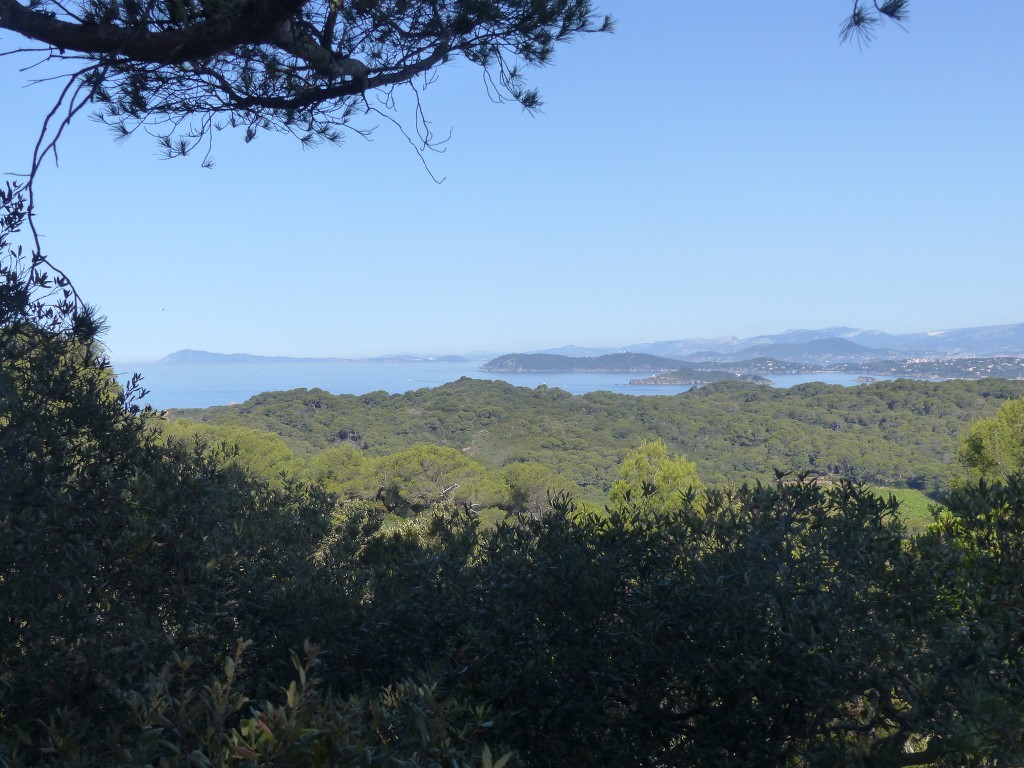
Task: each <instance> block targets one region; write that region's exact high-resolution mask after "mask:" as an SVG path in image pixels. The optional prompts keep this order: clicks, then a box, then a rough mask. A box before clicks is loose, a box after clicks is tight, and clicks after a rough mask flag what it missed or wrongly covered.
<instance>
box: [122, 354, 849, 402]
mask: <svg viewBox="0 0 1024 768" xmlns="http://www.w3.org/2000/svg"><path fill="white" fill-rule="evenodd" d="M483 362H484V361H476V362H468V363H439V362H423V363H403V362H386V363H384V362H366V361H358V362H342V363H294V364H292V363H272V364H262V363H261V364H255V365H250V364H225V365H167V364H160V363H122V364H118V363H115V365H114V369H115V370H116V372H117V374H118V377H119V378H121V379H122V380H124V379H126V378H128V377H130V376H131V375H132V374H133V373H140V374H142V376H143V386H145V388H146V389H148V390H149V395H147V397H146V399H145V402H147V403H149V404H150V405H152V406H153V407H154V408H158V409H166V408H206V407H208V406H211V405H227V404H229V403H241V402H243V401H245V400H247V399H248V398H250V397H252V396H253V395H257V394H259V393H260V392H270V391H277V390H288V389H298V388H300V387H305V388H306V389H313V388H319V389H325V390H327V391H328V392H332V393H334V394H352V395H362V394H365V393H367V392H375V391H379V390H384V391H386V392H390V393H400V392H408V391H410V390H414V389H423V388H424V387H439V386H441V385H442V384H447V383H448V382H451V381H456V380H457V379H459V378H461V377H463V376H468V377H470V378H474V379H490V380H495V379H500V380H503V381H507V382H509V383H510V384H513V385H515V386H517V387H530V388H534V387H537V386H539V385H541V384H546V385H547V386H549V387H559V388H561V389H564V390H565V391H567V392H571V393H572V394H574V395H582V394H584V393H586V392H597V391H609V392H620V393H623V394H627V395H675V394H678V393H679V392H685V391H686V390H687V389H689V387H670V386H635V385H631V384H630V383H629V380H630V379H631V378H639V377H640V376H641V375H640V374H628V373H555V374H550V373H549V374H540V373H519V374H510V373H500V374H498V373H483V372H481V371H479V370H477V368H478V367H479V366H480V365H481V364H482V363H483ZM808 381H824V382H827V383H829V384H841V385H843V386H852V385H854V384H857V383H858V382H857V376H856V375H854V374H807V375H792V376H776V377H775V379H774V380H773V383H774V384H775V386H779V387H791V386H793V385H795V384H802V383H804V382H808Z"/></svg>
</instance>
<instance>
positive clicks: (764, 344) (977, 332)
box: [159, 323, 1024, 365]
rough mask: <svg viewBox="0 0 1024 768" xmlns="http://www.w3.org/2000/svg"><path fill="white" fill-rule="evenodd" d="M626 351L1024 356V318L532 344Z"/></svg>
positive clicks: (216, 358)
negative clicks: (894, 329) (945, 325)
mask: <svg viewBox="0 0 1024 768" xmlns="http://www.w3.org/2000/svg"><path fill="white" fill-rule="evenodd" d="M620 352H633V353H638V354H647V355H655V356H658V357H667V358H672V359H675V360H680V361H686V362H715V361H721V362H735V361H739V360H749V359H751V358H758V357H771V358H774V359H776V360H786V361H790V362H794V363H813V364H817V365H820V364H823V363H826V364H827V363H850V362H863V361H868V360H895V359H907V358H911V357H930V358H935V357H991V356H1002V355H1014V356H1024V323H1016V324H1013V325H987V326H980V327H976V328H953V329H949V330H944V331H922V332H920V333H899V334H892V333H886V332H885V331H865V330H860V329H858V328H847V327H835V328H820V329H818V330H791V331H785V332H783V333H776V334H768V335H763V336H749V337H746V338H740V337H736V336H724V337H721V338H717V339H675V340H670V341H654V342H646V343H641V344H632V345H629V346H626V347H577V346H571V345H570V346H566V347H556V348H549V349H536V350H531V351H530V352H529V353H528V354H549V355H561V356H563V357H600V356H602V355H610V354H615V353H620ZM498 354H499V353H492V354H488V355H484V354H482V353H471V354H470V353H467V354H465V355H438V356H427V355H382V356H379V357H371V358H361V359H360V360H359V362H381V363H388V362H452V363H465V362H469V361H471V360H481V359H486V358H489V357H496V356H497V355H498ZM159 362H160V363H163V364H169V365H207V364H217V365H221V364H224V363H243V364H244V363H249V364H252V363H261V364H273V363H344V362H354V361H353V360H351V359H342V358H330V357H284V356H265V355H248V354H221V353H217V352H203V351H199V350H193V349H183V350H179V351H178V352H174V353H172V354H170V355H167V356H166V357H164V358H163V359H161V360H160V361H159Z"/></svg>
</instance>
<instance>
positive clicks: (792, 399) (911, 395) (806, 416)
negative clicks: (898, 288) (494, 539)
mask: <svg viewBox="0 0 1024 768" xmlns="http://www.w3.org/2000/svg"><path fill="white" fill-rule="evenodd" d="M1021 396H1024V382H1018V381H1007V380H1001V379H984V380H980V381H948V382H938V383H936V382H922V381H911V380H901V381H887V382H876V383H873V384H868V385H863V386H858V387H852V388H847V387H841V386H838V385H827V384H803V385H800V386H797V387H793V388H791V389H772V388H770V387H764V386H758V385H755V384H747V383H740V382H730V383H719V384H713V385H709V386H706V387H703V388H701V389H696V390H691V391H689V392H685V393H682V394H680V395H676V396H672V397H661V396H651V397H635V396H630V395H621V394H613V393H608V392H595V393H590V394H587V395H579V396H573V395H570V394H568V393H566V392H564V391H562V390H559V389H551V388H544V387H539V388H537V389H534V390H531V389H526V388H522V387H513V386H511V385H508V384H505V383H503V382H491V381H479V380H472V379H461V380H459V381H457V382H454V383H452V384H448V385H445V386H442V387H438V388H435V389H422V390H417V391H415V392H407V393H405V394H401V395H388V394H387V393H384V392H374V393H370V394H367V395H363V396H355V395H331V394H329V393H327V392H324V391H322V390H301V389H300V390H293V391H291V392H272V393H264V394H262V395H258V396H256V397H253V398H251V399H249V400H248V401H246V402H244V403H241V404H239V405H237V406H230V407H229V406H224V407H215V408H207V409H201V410H180V411H174V412H173V413H171V414H170V416H171V418H172V419H175V421H174V422H172V424H171V425H170V427H169V428H168V432H169V434H172V435H177V436H178V437H183V436H185V435H186V434H189V433H190V432H197V433H198V434H201V435H203V436H204V437H205V438H206V439H207V440H208V441H210V442H213V443H219V442H226V443H228V444H229V445H238V446H239V447H240V449H241V451H242V457H241V458H242V461H243V464H245V465H246V466H248V467H249V468H250V469H254V470H256V471H258V472H260V474H262V475H263V476H264V477H267V478H273V477H275V476H277V475H280V473H282V472H284V473H289V474H291V475H292V476H295V477H305V478H317V479H323V480H328V481H329V485H330V486H331V488H332V490H335V491H337V492H339V493H341V494H342V495H345V494H348V495H366V494H367V493H369V495H372V494H373V493H375V492H376V490H377V489H378V488H379V487H380V481H381V479H382V478H383V475H384V474H385V472H386V466H384V465H383V464H381V463H380V462H381V461H382V459H383V457H386V456H389V455H394V454H402V453H406V452H409V451H423V450H425V446H427V445H430V446H438V447H442V448H448V449H451V451H450V453H449V454H448V455H449V456H450V457H451V460H452V461H454V462H455V463H457V464H461V465H463V466H465V467H474V468H475V470H476V474H477V475H478V476H483V475H485V474H486V473H488V472H495V471H505V472H507V471H509V469H510V468H514V467H516V466H517V465H522V464H528V465H531V466H533V465H541V466H543V467H546V468H548V469H549V470H551V471H552V472H554V473H555V474H557V475H559V476H560V477H562V478H564V480H566V481H568V482H570V483H571V484H573V485H575V486H577V487H578V489H579V490H578V493H577V495H579V496H580V497H581V498H583V499H586V500H589V501H592V502H594V503H598V504H603V503H604V502H605V501H606V500H607V493H608V490H609V488H610V487H611V483H612V482H613V481H614V480H615V479H616V478H617V477H618V467H619V465H620V463H621V462H622V460H623V458H624V456H625V455H626V454H627V453H628V452H629V451H632V450H634V449H636V448H637V447H638V446H639V445H640V444H641V443H642V442H643V441H644V440H661V441H663V442H664V443H665V445H666V447H667V448H668V450H669V452H670V453H672V454H676V455H682V456H685V457H686V458H687V459H689V460H691V461H693V462H694V463H695V464H696V466H697V472H698V475H699V476H700V478H701V479H702V480H703V481H704V482H706V483H710V484H715V485H718V484H725V485H734V486H737V485H741V484H742V483H744V482H756V481H762V482H767V481H769V480H771V479H773V478H774V470H775V469H781V470H792V471H797V472H809V473H811V474H812V475H815V476H821V477H825V478H829V479H837V478H840V477H845V478H849V479H856V480H860V481H863V482H866V483H869V484H873V485H877V486H884V487H908V488H914V489H918V490H922V491H925V492H927V493H930V494H933V495H938V494H940V493H941V492H943V491H945V490H947V489H948V488H949V487H950V484H951V482H952V481H953V480H954V479H955V478H957V477H958V476H961V475H962V474H963V470H962V468H961V467H960V465H959V464H958V463H957V462H956V461H955V454H956V450H957V447H958V445H959V444H960V442H961V441H962V439H963V437H964V436H965V434H966V433H967V431H968V429H969V428H970V426H971V424H972V423H973V422H975V421H977V420H979V419H981V418H986V417H990V416H992V415H994V414H995V413H996V411H997V410H998V409H999V407H1000V406H1001V405H1002V404H1004V403H1005V402H1007V401H1008V400H1010V399H1013V398H1018V397H1021ZM179 419H188V420H190V421H194V422H197V423H199V424H201V425H202V426H201V427H199V428H198V429H196V428H195V427H192V426H188V425H186V424H183V423H181V421H179ZM375 462H376V463H375ZM453 482H455V481H453ZM563 489H565V490H568V488H567V487H566V486H560V487H559V490H563ZM468 490H470V489H469V488H468V487H467V489H466V491H468ZM464 492H465V491H464ZM468 500H469V501H472V502H473V503H475V504H478V505H479V504H482V505H483V506H489V505H490V504H491V501H490V500H489V499H488V498H486V497H485V496H480V497H478V498H471V499H468ZM499 506H500V505H499Z"/></svg>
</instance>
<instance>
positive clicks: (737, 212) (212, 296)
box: [0, 0, 1024, 361]
mask: <svg viewBox="0 0 1024 768" xmlns="http://www.w3.org/2000/svg"><path fill="white" fill-rule="evenodd" d="M597 5H598V7H599V8H600V9H601V10H603V11H608V12H610V13H612V14H613V15H614V16H615V17H616V18H617V20H618V28H617V31H616V32H615V34H612V35H593V36H589V37H585V38H582V39H579V40H577V41H575V42H573V43H571V44H570V45H569V46H567V47H565V48H562V49H560V50H559V51H558V53H557V55H556V59H555V64H554V66H552V67H550V68H547V69H544V70H540V71H535V72H533V73H531V80H532V82H533V83H535V84H536V85H538V86H539V87H540V89H541V93H542V96H543V97H544V99H545V106H544V108H543V109H542V111H541V113H540V114H538V115H535V116H531V115H528V114H526V113H524V112H523V111H522V110H521V109H520V108H519V107H518V106H516V105H514V104H511V105H508V104H507V105H496V104H493V103H491V102H490V101H489V100H488V98H487V93H486V91H485V89H484V86H483V83H482V81H481V78H480V75H479V70H477V69H476V68H475V67H474V66H473V65H471V64H469V63H467V62H465V61H459V60H456V61H453V62H452V63H450V64H449V65H448V66H447V67H445V68H444V69H442V70H441V71H440V72H439V75H440V77H439V79H438V81H437V82H436V83H434V84H433V85H432V86H431V87H430V88H429V89H427V91H426V93H425V94H424V103H425V106H426V109H427V114H428V117H429V118H430V119H431V120H432V121H433V126H434V127H435V129H436V130H437V131H438V132H439V133H446V132H447V131H448V130H451V131H452V138H451V141H450V142H449V143H448V144H447V147H446V151H445V153H444V154H440V155H433V156H430V157H429V158H428V161H429V163H430V166H431V169H432V170H433V172H434V174H435V175H436V176H438V177H444V178H445V181H444V183H443V184H440V185H438V184H435V183H434V182H433V181H432V180H431V178H430V176H429V175H428V174H427V173H425V172H424V171H423V169H422V166H421V164H420V161H419V159H418V158H417V157H416V155H415V154H414V153H413V152H412V150H411V149H410V148H409V146H408V144H407V143H406V141H405V139H404V138H403V137H402V136H401V135H400V134H399V133H398V132H397V131H396V130H394V129H393V128H392V127H390V126H389V125H387V124H381V125H380V128H379V130H378V131H377V132H376V133H375V135H374V137H373V140H372V141H371V142H367V141H364V140H363V139H361V138H360V137H358V136H354V135H353V136H350V137H349V138H348V139H347V140H346V142H345V145H344V146H343V147H341V148H332V147H325V148H320V149H316V150H304V149H303V148H302V147H301V146H299V144H298V143H297V142H296V141H294V140H291V139H288V138H286V137H276V136H271V135H267V134H264V135H261V136H260V137H259V138H257V140H256V141H254V142H253V143H251V144H249V145H246V144H244V143H243V142H242V140H241V136H240V135H239V134H236V133H232V132H229V131H225V132H222V133H220V134H218V135H217V136H216V138H215V142H214V147H213V155H214V158H215V160H216V166H215V168H214V169H212V170H204V169H202V168H201V167H200V165H199V162H198V159H196V160H191V159H185V160H173V161H168V160H162V159H160V158H159V153H158V148H157V146H156V143H155V142H154V141H152V140H150V139H148V138H147V137H145V136H136V137H133V138H132V139H130V140H128V141H126V142H121V143H116V142H114V141H113V140H111V138H110V137H109V135H108V134H107V132H106V130H105V129H104V128H102V126H98V125H96V124H95V123H93V122H91V121H89V120H88V119H80V120H79V121H78V122H77V123H76V124H75V125H73V126H72V127H71V129H70V132H69V133H68V134H67V135H66V136H65V138H64V139H63V140H62V142H61V145H60V160H61V162H60V167H59V168H54V167H52V164H51V165H50V166H48V167H47V168H46V170H45V172H44V173H43V174H42V176H41V178H40V179H39V182H38V183H39V186H38V191H37V195H38V207H39V226H40V228H41V230H42V231H43V233H44V234H45V236H46V237H45V249H46V250H47V252H48V254H49V255H50V256H51V258H52V259H53V261H54V262H55V263H57V264H58V265H60V266H62V267H63V268H64V269H65V271H67V272H68V274H69V275H70V276H71V277H72V279H73V280H74V281H75V284H76V286H77V287H78V289H79V291H80V293H81V294H82V295H83V297H85V298H86V300H88V301H89V302H91V303H93V304H95V305H97V306H98V307H99V308H100V310H101V311H102V313H103V314H105V315H106V317H107V319H108V322H109V330H108V332H107V333H106V336H105V341H106V343H107V345H108V346H109V348H110V350H111V353H112V356H113V357H114V359H115V360H116V361H143V360H149V359H155V358H159V357H161V356H163V355H165V354H167V353H169V352H172V351H174V350H176V349H181V348H193V349H205V350H210V351H217V352H249V353H254V354H285V355H323V356H363V355H375V354H387V353H404V352H409V353H424V354H430V353H432V354H444V353H461V352H466V351H470V350H486V351H492V352H515V351H525V350H531V349H538V348H545V347H554V346H560V345H563V344H577V345H582V346H617V345H626V344H631V343H638V342H645V341H655V340H661V339H674V338H686V337H715V336H725V335H737V336H746V335H753V334H758V333H773V332H779V331H783V330H786V329H789V328H820V327H826V326H831V325H849V326H854V327H859V328H868V329H875V328H877V329H882V330H887V331H891V332H908V331H919V330H935V329H942V328H955V327H965V326H974V325H989V324H1002V323H1014V322H1022V321H1024V309H1022V302H1021V289H1022V286H1024V153H1022V151H1021V147H1022V146H1024V98H1022V95H1024V94H1022V90H1021V84H1022V83H1024V46H1022V45H1020V41H1019V34H1020V30H1021V29H1022V28H1024V3H1020V2H1019V0H992V1H991V2H979V3H963V2H958V1H955V0H914V2H912V3H911V19H910V23H909V25H908V26H907V29H906V31H904V30H902V29H900V28H898V27H896V26H893V25H889V26H888V27H886V28H884V29H882V30H880V32H879V34H878V36H877V38H876V40H875V41H874V42H873V43H872V45H871V46H870V47H868V48H865V49H863V50H860V49H858V47H857V46H856V45H849V44H848V45H840V44H839V43H838V40H837V32H838V27H839V24H840V22H841V20H842V18H843V15H844V13H845V12H847V10H848V6H849V3H848V2H847V1H846V0H830V1H829V2H821V1H820V0H816V1H815V2H785V3H763V2H754V1H753V0H750V1H745V2H738V3H729V4H718V3H690V2H682V1H681V0H645V1H644V2H624V1H623V0H617V1H615V2H612V1H607V0H606V1H605V2H601V0H598V3H597ZM12 43H13V41H12V40H11V39H10V36H7V37H5V38H2V39H0V44H2V45H3V46H4V47H10V46H11V45H12ZM19 63H20V64H22V65H23V64H26V63H28V60H24V61H21V62H17V61H13V60H11V59H10V58H7V59H0V77H2V80H0V83H2V85H0V100H2V103H3V104H4V110H3V111H4V113H5V119H4V120H3V121H2V125H0V141H2V143H0V146H2V147H3V151H2V154H0V160H2V162H0V171H3V172H17V171H22V170H24V169H25V168H26V166H27V164H28V158H29V155H30V152H31V146H32V144H33V142H34V141H35V137H36V132H37V130H38V127H39V125H40V121H41V120H42V118H43V116H44V114H45V112H46V111H47V109H48V107H49V104H50V101H51V99H52V89H49V88H47V87H45V86H39V87H32V88H23V87H22V84H23V83H24V82H25V76H24V75H21V74H19V73H18V72H17V69H16V67H17V65H18V64H19ZM11 115H14V116H16V118H17V119H11V118H10V116H11ZM83 118H84V116H83ZM378 122H379V121H378Z"/></svg>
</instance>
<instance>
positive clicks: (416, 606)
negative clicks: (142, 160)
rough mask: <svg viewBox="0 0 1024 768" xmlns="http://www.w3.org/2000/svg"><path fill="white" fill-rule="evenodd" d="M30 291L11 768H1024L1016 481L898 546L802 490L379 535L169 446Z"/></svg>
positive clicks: (870, 516) (892, 531) (7, 655)
mask: <svg viewBox="0 0 1024 768" xmlns="http://www.w3.org/2000/svg"><path fill="white" fill-rule="evenodd" d="M7 194H8V197H7V198H6V199H5V201H4V204H5V206H6V208H5V210H7V211H8V212H12V211H13V212H14V213H17V210H18V209H17V207H16V203H17V198H16V196H15V195H14V194H13V193H11V192H10V191H8V193H7ZM6 221H7V225H6V226H7V228H6V229H5V230H0V247H3V248H4V249H7V247H8V246H7V243H6V238H7V237H8V235H9V233H10V232H12V231H13V230H14V229H15V228H16V226H15V225H16V224H17V223H18V219H17V217H16V216H14V215H13V214H12V215H9V216H8V217H7V219H6ZM39 267H40V265H39V264H38V263H36V264H31V263H30V264H29V265H27V266H25V265H23V264H22V262H21V261H19V259H18V258H17V255H16V254H14V253H10V252H8V253H7V256H6V257H5V261H4V266H3V272H2V273H0V278H2V279H3V281H4V282H3V286H2V288H0V313H2V314H0V345H2V348H0V353H2V354H0V477H2V478H3V483H2V486H0V606H2V616H0V765H5V766H7V765H10V766H21V765H54V766H56V765H61V766H65V765H67V766H91V765H97V766H98V765H104V766H105V765H125V766H136V765H138V766H142V765H168V766H175V765H181V766H184V765H278V766H303V765H332V766H334V765H404V766H429V765H450V766H463V765H467V766H468V765H473V766H476V765H480V766H499V765H509V766H511V765H531V766H533V765H536V766H564V765H572V764H577V765H623V766H634V765H640V766H642V765H648V766H669V765H672V766H676V765H678V766H686V765H694V766H698V765H699V766H705V765H707V766H748V765H760V766H772V765H779V766H782V765H786V766H819V765H820V766H859V765H872V766H903V765H939V766H959V765H979V766H981V765H991V766H997V765H1014V764H1020V762H1021V760H1022V759H1024V746H1022V723H1024V679H1022V676H1024V671H1022V668H1021V653H1022V645H1024V598H1022V595H1021V591H1020V581H1021V579H1020V576H1021V565H1020V564H1021V562H1024V559H1022V558H1024V522H1022V521H1024V485H1022V483H1021V481H1019V480H1010V481H1009V482H1008V483H1007V484H1005V485H995V486H987V485H980V484H979V485H976V486H973V487H968V488H965V489H963V490H961V491H958V492H957V494H955V495H954V496H952V497H951V498H950V499H949V500H948V503H947V508H948V512H944V513H943V516H942V517H941V518H940V519H939V520H938V521H937V523H936V525H935V526H933V528H932V529H930V530H929V531H928V532H927V533H926V534H924V535H922V536H919V537H916V538H914V539H912V540H907V539H906V537H905V531H904V529H903V528H902V526H901V524H900V522H899V518H898V516H897V514H896V512H897V510H896V505H895V503H893V502H890V501H888V500H885V499H882V498H879V497H878V496H876V495H874V494H871V493H870V492H867V491H866V490H865V489H863V488H861V487H858V486H855V485H852V484H849V483H841V484H838V485H836V486H834V487H831V488H828V489H824V488H821V487H819V486H817V485H814V484H811V483H807V482H803V481H800V480H797V481H794V482H785V481H784V480H783V481H780V482H779V483H778V484H777V485H775V486H772V487H763V486H756V487H754V488H743V489H740V490H738V491H734V492H723V491H720V490H716V489H710V490H708V491H706V492H704V493H703V494H702V495H700V496H699V497H698V496H696V495H693V496H684V497H682V498H680V503H679V505H678V509H670V510H667V511H666V510H660V509H659V510H653V509H652V507H651V505H649V504H645V503H644V499H636V500H632V499H631V500H625V499H624V500H623V502H622V503H621V504H620V505H619V506H618V507H617V508H615V509H613V510H610V511H609V513H608V514H607V515H595V514H586V513H580V512H577V511H575V510H574V509H573V507H572V504H571V502H569V501H568V500H567V499H566V498H564V497H562V498H559V499H556V503H555V505H554V506H555V509H553V510H551V511H550V512H549V513H548V514H546V515H544V516H542V517H539V518H527V517H523V518H513V519H509V520H506V521H505V522H503V523H501V524H499V525H497V526H496V527H494V528H491V529H487V530H483V529H481V527H479V526H478V525H477V521H476V520H475V519H474V518H473V517H472V516H471V515H469V514H466V513H464V512H458V511H455V510H453V509H443V508H441V509H434V510H432V511H430V512H429V513H426V514H424V515H422V516H421V517H419V518H418V519H417V520H416V521H415V522H414V523H413V524H411V525H408V526H405V527H399V528H397V529H395V528H385V527H384V525H383V520H382V518H381V517H380V515H379V514H378V513H376V512H375V511H374V507H373V506H372V505H365V506H362V507H360V506H358V505H355V506H353V507H352V508H351V509H350V510H349V511H347V512H342V513H338V512H337V510H336V506H335V504H334V501H333V499H332V498H331V497H330V496H328V495H327V494H325V493H323V492H322V491H320V490H319V489H317V488H316V487H307V486H302V485H298V484H294V483H285V484H283V486H282V487H274V488H272V487H270V486H268V485H266V484H264V483H261V482H259V481H257V480H254V479H252V478H251V477H249V476H247V475H246V474H245V473H244V472H242V471H241V470H239V469H237V468H232V467H230V466H225V462H223V461H220V460H218V457H217V456H215V455H214V454H213V453H212V452H211V451H210V450H209V449H207V448H205V447H204V446H202V445H201V444H196V443H192V444H186V445H172V446H170V447H166V446H164V445H162V444H161V443H159V442H158V441H156V440H155V439H154V438H153V437H152V430H151V429H150V428H149V426H148V425H149V423H150V421H151V420H152V419H153V418H155V415H154V414H152V413H149V412H146V411H139V410H138V409H136V408H135V407H134V406H133V404H132V399H131V394H132V388H131V387H129V390H128V393H127V394H126V393H125V392H123V391H122V390H121V389H120V388H118V387H117V386H116V385H115V384H114V382H113V380H112V378H111V376H110V372H109V369H108V367H107V364H106V362H105V360H104V359H103V357H102V355H101V354H99V348H98V346H97V344H96V340H95V335H96V323H95V322H94V321H92V320H90V319H89V317H88V315H87V314H85V313H83V312H81V311H75V307H74V306H72V305H70V304H63V303H62V302H63V299H61V294H60V293H58V294H57V301H56V302H54V301H53V298H52V296H49V295H48V294H47V293H46V291H48V290H52V288H53V287H54V283H53V281H52V280H48V279H44V277H43V276H42V275H41V274H40V272H39ZM56 287H57V288H58V289H60V287H61V286H60V285H59V281H58V285H57V286H56ZM654 490H656V489H652V493H653V492H654Z"/></svg>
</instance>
